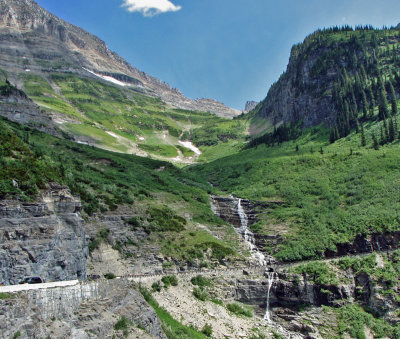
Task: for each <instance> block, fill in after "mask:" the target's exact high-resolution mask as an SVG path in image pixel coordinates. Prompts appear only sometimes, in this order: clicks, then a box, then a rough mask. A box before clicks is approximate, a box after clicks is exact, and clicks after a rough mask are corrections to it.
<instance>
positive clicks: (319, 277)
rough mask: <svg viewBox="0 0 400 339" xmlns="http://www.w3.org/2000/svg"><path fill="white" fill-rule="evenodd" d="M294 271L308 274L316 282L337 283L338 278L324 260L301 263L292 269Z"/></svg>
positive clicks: (322, 283) (321, 283) (324, 283)
mask: <svg viewBox="0 0 400 339" xmlns="http://www.w3.org/2000/svg"><path fill="white" fill-rule="evenodd" d="M292 271H293V272H294V273H298V274H307V275H308V276H310V277H311V279H312V280H313V281H314V283H316V284H320V285H337V284H338V280H337V277H336V274H335V272H333V271H332V270H331V269H330V268H329V267H328V265H327V264H326V263H324V262H318V261H316V262H311V263H309V264H304V265H299V266H296V267H294V268H293V269H292Z"/></svg>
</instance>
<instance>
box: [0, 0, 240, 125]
mask: <svg viewBox="0 0 400 339" xmlns="http://www.w3.org/2000/svg"><path fill="white" fill-rule="evenodd" d="M0 36H1V39H0V41H1V42H0V47H1V54H0V56H1V57H0V68H3V69H7V73H8V75H9V77H10V80H12V82H13V83H14V84H18V81H19V78H18V76H19V75H20V74H21V73H23V72H34V73H48V72H55V71H56V72H61V73H63V72H67V73H70V72H73V73H74V74H78V75H84V76H89V77H97V78H99V77H100V78H101V77H103V78H105V79H106V80H109V81H112V82H114V83H117V84H120V85H121V86H129V87H131V88H133V89H135V90H138V91H140V92H143V93H146V94H147V95H151V96H154V97H158V98H161V99H162V100H163V101H165V102H167V103H169V104H171V105H172V106H174V107H178V108H182V109H190V110H198V111H204V112H211V113H214V114H216V115H219V116H223V117H227V118H232V117H234V116H236V115H238V114H240V112H239V111H237V110H234V109H231V108H229V107H227V106H225V105H223V104H221V103H219V102H217V101H215V100H210V99H197V100H191V99H188V98H186V97H185V96H184V95H183V94H182V93H180V92H179V90H177V89H173V88H171V87H170V86H169V85H168V84H166V83H164V82H162V81H160V80H158V79H156V78H154V77H152V76H150V75H148V74H146V73H144V72H141V71H139V70H137V69H136V68H134V67H132V66H131V65H129V64H128V63H127V62H126V61H125V60H124V59H122V58H121V57H120V56H118V55H117V54H116V53H114V52H112V51H110V49H109V48H108V47H107V46H106V44H105V43H104V42H103V41H102V40H100V39H99V38H97V37H96V36H94V35H92V34H90V33H88V32H86V31H84V30H83V29H81V28H79V27H76V26H73V25H71V24H69V23H67V22H65V21H64V20H61V19H59V18H58V17H56V16H54V15H53V14H51V13H49V12H48V11H46V10H45V9H43V8H41V7H40V6H39V5H38V4H37V3H36V2H35V1H33V0H4V1H2V2H1V4H0Z"/></svg>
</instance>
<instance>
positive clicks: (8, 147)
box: [0, 120, 236, 261]
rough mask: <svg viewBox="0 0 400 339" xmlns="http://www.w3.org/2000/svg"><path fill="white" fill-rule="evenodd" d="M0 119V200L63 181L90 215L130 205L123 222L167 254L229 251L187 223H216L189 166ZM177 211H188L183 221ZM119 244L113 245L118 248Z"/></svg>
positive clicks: (101, 237)
mask: <svg viewBox="0 0 400 339" xmlns="http://www.w3.org/2000/svg"><path fill="white" fill-rule="evenodd" d="M0 124H1V128H0V140H1V145H0V150H1V153H0V155H1V159H0V160H1V164H2V166H1V167H0V171H1V179H0V196H1V197H2V198H3V199H4V198H18V199H22V200H34V199H36V198H37V197H38V193H39V190H40V189H46V188H47V187H48V183H49V182H57V183H62V184H66V185H68V186H69V188H70V189H71V191H72V193H73V194H75V195H78V196H80V198H81V200H82V204H83V209H84V212H85V213H86V214H87V215H89V216H90V215H92V214H93V213H98V212H105V211H108V210H109V211H113V210H116V209H117V208H118V207H119V206H121V205H128V206H131V207H132V209H133V210H136V211H137V213H138V214H139V215H138V216H137V217H135V218H134V220H127V221H126V222H127V224H128V225H129V226H130V227H132V228H137V227H143V228H144V229H145V230H146V232H148V233H151V234H152V238H151V239H150V240H151V241H154V242H157V243H159V244H161V246H162V251H163V253H164V254H166V255H168V256H172V257H175V258H178V259H186V260H189V261H191V260H194V259H196V258H203V256H204V252H206V251H207V249H211V253H212V258H213V260H217V261H218V260H220V259H222V258H225V257H227V256H231V255H235V253H236V252H235V250H234V249H233V248H232V246H234V244H233V243H226V242H224V241H222V240H219V239H216V238H215V237H213V236H212V235H211V234H209V233H208V232H206V231H203V230H201V231H199V230H198V229H196V228H194V225H193V224H192V223H195V222H201V223H205V224H213V225H214V226H213V227H221V226H222V225H223V223H222V222H221V220H220V219H218V218H216V217H215V216H214V215H213V213H212V211H211V209H210V206H209V200H208V199H209V198H208V194H209V193H210V192H211V191H212V190H213V189H212V187H211V186H209V185H208V184H207V183H206V182H204V181H201V180H197V178H195V177H193V176H192V175H191V174H190V173H186V172H184V171H182V170H180V169H178V168H176V167H174V166H173V165H171V164H170V163H167V162H162V161H156V160H151V159H148V158H142V157H137V156H133V155H127V154H118V153H113V152H107V151H104V150H101V149H98V148H94V147H90V146H86V145H79V144H76V143H73V142H71V141H68V140H63V139H58V138H55V137H52V136H50V135H47V134H44V133H41V132H38V131H36V130H32V129H30V128H27V127H21V126H19V125H17V124H12V123H9V122H7V121H5V120H3V121H0ZM13 180H14V182H13ZM16 183H17V184H16ZM183 213H186V214H187V213H189V214H190V219H191V222H190V223H188V220H187V219H186V218H184V217H182V214H183ZM224 228H225V230H226V231H227V232H228V233H229V232H233V231H231V230H230V229H229V228H227V227H225V226H224ZM161 233H162V234H161ZM177 233H178V234H179V236H177ZM106 238H107V237H106V235H105V234H104V232H99V233H98V235H97V236H96V237H94V238H93V239H92V241H91V243H90V250H92V251H93V250H94V249H96V248H98V246H99V244H100V242H101V241H105V242H107V241H106ZM121 246H123V244H117V245H115V247H116V249H118V250H119V251H120V252H124V250H123V248H121ZM127 254H128V253H127Z"/></svg>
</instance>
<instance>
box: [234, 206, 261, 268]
mask: <svg viewBox="0 0 400 339" xmlns="http://www.w3.org/2000/svg"><path fill="white" fill-rule="evenodd" d="M237 213H238V215H239V218H240V229H239V232H238V233H239V234H240V235H241V236H242V237H243V239H244V241H245V243H246V244H247V246H248V247H249V250H250V254H251V256H252V257H253V258H254V259H255V260H257V262H258V264H259V265H260V266H266V265H267V260H266V257H265V255H264V254H263V253H262V252H260V251H259V250H258V248H257V246H256V239H255V237H254V233H253V232H251V231H250V230H249V227H248V224H249V218H248V217H247V214H246V212H245V211H244V209H243V206H242V199H238V204H237Z"/></svg>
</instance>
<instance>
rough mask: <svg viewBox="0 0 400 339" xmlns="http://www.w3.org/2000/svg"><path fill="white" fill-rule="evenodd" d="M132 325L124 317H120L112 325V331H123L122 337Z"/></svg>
mask: <svg viewBox="0 0 400 339" xmlns="http://www.w3.org/2000/svg"><path fill="white" fill-rule="evenodd" d="M131 325H132V322H131V321H130V320H129V319H127V318H126V317H121V318H120V319H119V320H118V321H117V322H116V324H115V325H114V330H116V331H124V335H126V334H127V331H128V328H129V327H130V326H131Z"/></svg>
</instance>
